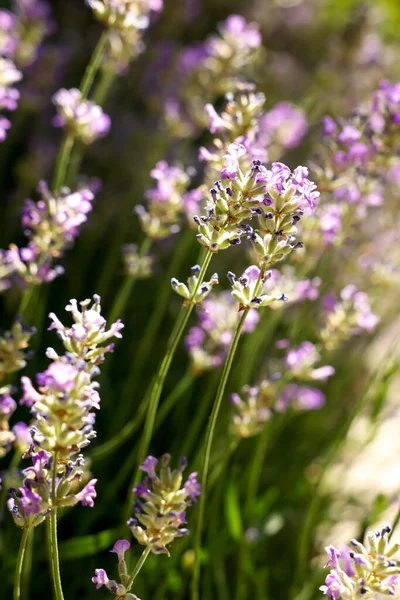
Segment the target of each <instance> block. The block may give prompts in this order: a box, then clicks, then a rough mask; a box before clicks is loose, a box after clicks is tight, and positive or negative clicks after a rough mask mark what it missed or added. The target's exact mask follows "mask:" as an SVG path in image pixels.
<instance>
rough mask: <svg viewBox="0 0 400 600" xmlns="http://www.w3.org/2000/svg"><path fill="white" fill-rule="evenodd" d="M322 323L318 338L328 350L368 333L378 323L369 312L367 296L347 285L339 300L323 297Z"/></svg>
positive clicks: (377, 319)
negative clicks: (353, 337)
mask: <svg viewBox="0 0 400 600" xmlns="http://www.w3.org/2000/svg"><path fill="white" fill-rule="evenodd" d="M323 308H324V323H323V326H322V328H321V330H320V338H321V341H322V343H323V344H324V346H325V347H326V348H327V349H328V350H334V349H336V348H337V347H338V346H339V345H340V344H341V343H343V342H345V341H346V340H348V339H349V338H351V337H352V336H355V335H360V334H361V333H362V332H364V331H365V332H367V333H370V332H371V331H373V330H374V329H375V327H376V325H377V324H378V322H379V317H377V316H376V315H375V314H374V313H373V312H372V310H371V306H370V302H369V298H368V295H367V294H366V293H365V292H359V291H358V290H357V288H356V286H355V285H352V284H351V285H347V286H346V287H345V288H343V289H342V291H341V292H340V299H339V300H337V299H336V298H335V297H334V296H325V298H324V299H323Z"/></svg>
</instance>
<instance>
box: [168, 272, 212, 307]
mask: <svg viewBox="0 0 400 600" xmlns="http://www.w3.org/2000/svg"><path fill="white" fill-rule="evenodd" d="M200 272H201V268H200V266H199V265H194V267H192V274H191V276H190V277H188V280H187V285H186V284H184V283H182V282H181V281H178V280H177V279H176V278H175V277H173V278H172V279H171V286H172V289H173V290H174V292H176V293H177V294H179V296H182V298H184V299H185V302H186V303H187V304H189V303H193V304H199V305H200V306H201V305H202V302H203V300H204V299H205V298H206V297H207V296H208V294H209V293H210V292H211V290H212V288H213V286H214V285H217V284H218V283H219V280H218V275H217V273H214V274H213V275H211V278H210V280H209V281H204V282H200V281H199V275H200Z"/></svg>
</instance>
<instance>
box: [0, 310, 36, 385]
mask: <svg viewBox="0 0 400 600" xmlns="http://www.w3.org/2000/svg"><path fill="white" fill-rule="evenodd" d="M34 333H36V330H35V328H34V327H28V325H25V324H24V323H23V322H22V319H17V320H16V321H15V323H14V325H13V326H12V328H11V329H10V331H5V332H3V333H2V335H0V381H1V380H2V379H4V377H5V376H6V375H8V374H9V373H15V371H20V370H21V369H23V368H24V367H25V365H26V359H27V358H28V356H29V355H27V354H25V352H24V350H26V348H27V347H28V344H29V340H30V339H31V337H32V335H33V334H34Z"/></svg>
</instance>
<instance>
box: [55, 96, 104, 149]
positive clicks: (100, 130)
mask: <svg viewBox="0 0 400 600" xmlns="http://www.w3.org/2000/svg"><path fill="white" fill-rule="evenodd" d="M53 102H54V104H55V106H56V108H57V112H58V114H57V116H56V117H55V118H54V119H53V124H54V125H55V126H57V127H65V129H66V131H67V133H68V134H69V135H71V136H74V137H77V138H78V139H80V140H82V142H83V143H84V144H91V143H92V142H94V141H95V140H97V139H98V138H99V137H103V136H105V135H107V133H108V131H109V129H110V125H111V120H110V117H109V116H108V115H106V114H105V113H104V112H103V109H102V108H101V106H98V105H97V104H95V103H94V102H92V101H91V100H87V99H85V98H83V97H82V93H81V92H80V91H79V90H78V89H76V88H72V89H70V90H66V89H61V90H58V92H57V93H56V94H54V96H53Z"/></svg>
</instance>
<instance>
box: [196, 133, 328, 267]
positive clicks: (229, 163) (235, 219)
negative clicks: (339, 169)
mask: <svg viewBox="0 0 400 600" xmlns="http://www.w3.org/2000/svg"><path fill="white" fill-rule="evenodd" d="M244 155H246V148H245V147H244V146H243V145H242V144H237V143H234V144H231V145H230V146H229V148H228V152H227V153H226V155H225V166H224V168H223V169H222V171H221V176H222V181H217V182H216V183H215V185H214V187H213V188H212V189H211V191H210V194H211V200H210V201H209V202H208V204H207V207H206V209H207V215H206V216H203V217H195V221H196V223H197V225H198V235H197V239H198V241H199V242H200V243H201V244H202V245H204V246H206V247H207V248H208V249H209V250H212V251H213V252H218V250H223V249H225V248H228V247H229V246H230V245H236V244H239V243H240V241H241V238H242V237H243V236H245V237H247V238H249V239H250V240H251V242H252V244H253V247H254V249H255V251H256V253H257V255H258V257H259V261H260V266H266V265H272V264H274V263H276V262H279V261H281V260H283V258H285V256H287V255H288V254H289V253H290V252H291V251H292V250H293V249H294V248H296V247H298V246H299V245H300V246H301V245H302V244H300V243H295V237H294V234H295V233H296V225H297V223H298V222H299V221H300V219H301V217H302V215H303V214H304V213H311V212H312V211H313V210H314V208H315V204H316V201H317V199H318V197H319V192H317V191H316V186H315V184H314V183H313V182H311V181H310V180H309V179H308V178H307V176H308V170H307V169H306V168H305V167H297V168H296V169H295V170H294V171H293V173H292V172H291V171H290V169H289V167H287V166H286V165H284V164H282V163H273V164H272V167H271V169H270V170H268V169H266V167H265V166H264V165H263V164H262V163H261V162H260V161H258V160H255V161H253V165H252V167H251V169H250V170H249V171H247V172H246V173H243V172H242V171H241V168H240V160H241V158H242V157H243V156H244ZM253 216H257V218H258V223H259V227H258V229H257V230H254V229H253V228H252V227H251V226H250V225H248V224H247V223H244V221H245V220H248V219H251V218H252V217H253Z"/></svg>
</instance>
